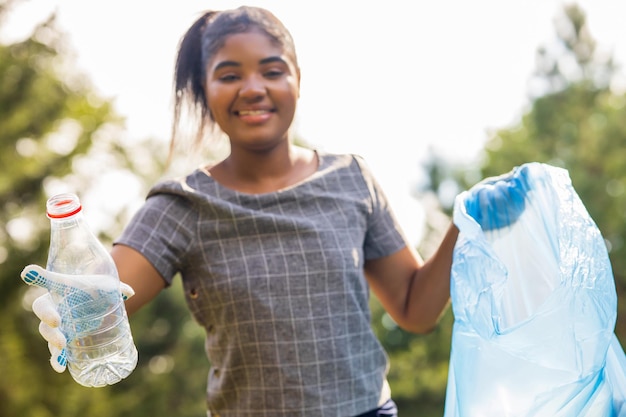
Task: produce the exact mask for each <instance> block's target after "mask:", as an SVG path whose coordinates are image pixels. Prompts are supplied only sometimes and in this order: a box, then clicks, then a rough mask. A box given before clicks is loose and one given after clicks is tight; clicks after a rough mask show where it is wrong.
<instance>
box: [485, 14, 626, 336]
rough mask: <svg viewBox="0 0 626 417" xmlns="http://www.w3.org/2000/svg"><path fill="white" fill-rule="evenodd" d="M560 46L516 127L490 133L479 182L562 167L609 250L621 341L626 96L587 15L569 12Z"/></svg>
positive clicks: (559, 26) (625, 288) (543, 55)
mask: <svg viewBox="0 0 626 417" xmlns="http://www.w3.org/2000/svg"><path fill="white" fill-rule="evenodd" d="M556 30H557V38H558V42H557V43H556V45H554V46H553V47H552V48H541V49H540V50H539V53H538V60H537V71H536V73H535V75H534V77H533V79H532V80H531V84H530V86H531V88H530V94H531V98H532V99H533V101H532V104H531V106H530V108H529V110H528V111H527V112H526V114H524V116H523V117H522V119H521V121H520V122H519V124H517V125H516V126H512V127H510V128H506V129H501V130H498V131H496V132H494V133H493V134H491V135H490V137H489V139H488V141H487V143H486V148H485V153H484V162H483V164H482V166H481V177H486V176H492V175H498V174H501V173H503V172H507V171H509V170H510V169H512V168H513V167H514V166H517V165H521V164H522V163H524V162H529V161H539V162H546V163H549V164H552V165H555V166H560V167H563V168H566V169H567V170H568V171H569V173H570V177H571V178H572V183H573V185H574V188H575V189H576V191H577V193H578V194H579V196H580V198H581V199H582V201H583V202H584V204H585V206H586V207H587V210H588V211H589V213H590V215H591V217H592V218H593V219H594V220H595V221H596V223H597V224H598V227H599V229H600V230H601V232H602V234H603V236H604V238H605V240H606V243H607V247H608V250H609V255H610V258H611V263H612V266H613V273H614V275H615V280H616V283H617V288H618V295H619V297H620V303H619V305H620V309H619V313H618V325H617V329H616V332H617V334H618V336H619V337H620V339H621V340H622V342H624V341H626V299H625V298H624V297H625V295H626V274H625V273H624V271H626V246H625V245H624V237H625V236H626V164H624V161H625V160H626V94H624V90H623V88H624V86H621V87H620V86H618V83H617V80H618V79H619V78H618V76H619V74H618V72H617V68H616V65H615V64H614V62H613V58H612V55H611V54H608V53H605V52H602V51H601V50H600V49H599V48H598V47H597V45H596V43H595V41H594V40H593V39H592V37H591V35H590V34H589V30H588V26H587V23H586V18H585V14H584V12H583V11H582V10H581V9H580V8H579V7H577V6H576V5H569V6H566V7H565V8H564V10H563V13H562V14H561V15H560V16H559V18H558V19H557V20H556Z"/></svg>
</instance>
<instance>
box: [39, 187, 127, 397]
mask: <svg viewBox="0 0 626 417" xmlns="http://www.w3.org/2000/svg"><path fill="white" fill-rule="evenodd" d="M46 209H47V216H48V218H49V219H50V223H51V234H50V248H49V252H48V262H47V266H46V270H43V269H42V270H39V271H35V270H33V271H31V272H30V274H29V278H28V281H27V282H28V283H29V284H32V285H38V286H41V287H45V288H46V289H48V291H49V292H50V294H51V296H52V299H53V301H54V302H55V304H56V306H57V309H58V311H59V313H60V315H61V325H60V329H61V331H62V332H63V334H64V335H65V336H66V339H67V346H66V348H65V349H66V354H67V368H68V369H69V372H70V374H71V375H72V377H73V378H74V380H75V381H76V382H78V383H79V384H81V385H84V386H86V387H102V386H105V385H112V384H115V383H117V382H119V381H120V380H122V379H124V378H126V377H127V376H128V375H130V374H131V372H132V371H133V370H134V369H135V366H136V364H137V349H136V347H135V344H134V342H133V338H132V334H131V331H130V325H129V323H128V317H127V314H126V308H125V306H124V300H123V298H122V294H121V292H120V280H119V277H118V274H117V268H116V266H115V263H114V262H113V259H112V258H111V256H110V254H109V253H108V251H107V250H106V249H105V248H104V246H103V245H102V244H101V243H100V242H99V240H98V239H97V238H96V236H95V235H94V234H93V233H92V232H91V230H90V228H89V226H88V224H87V222H86V221H85V220H84V218H83V215H82V207H81V204H80V201H79V199H78V197H77V196H76V195H74V194H59V195H56V196H54V197H51V198H50V199H49V200H48V202H47V205H46ZM29 281H30V282H29Z"/></svg>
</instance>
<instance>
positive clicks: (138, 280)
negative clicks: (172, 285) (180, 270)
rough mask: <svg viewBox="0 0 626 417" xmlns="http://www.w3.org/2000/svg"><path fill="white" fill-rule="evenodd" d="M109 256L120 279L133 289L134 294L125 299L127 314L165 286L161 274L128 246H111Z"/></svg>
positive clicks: (135, 309) (150, 298) (154, 295)
mask: <svg viewBox="0 0 626 417" xmlns="http://www.w3.org/2000/svg"><path fill="white" fill-rule="evenodd" d="M111 256H112V257H113V260H114V261H115V265H116V266H117V272H118V274H119V277H120V281H122V282H123V283H126V284H128V285H130V286H131V287H132V288H133V290H134V291H135V295H134V296H132V297H131V298H129V299H128V300H126V311H127V313H128V315H131V314H133V313H134V312H136V311H137V310H139V309H140V308H141V307H142V306H143V305H144V304H146V303H148V302H149V301H150V300H152V299H153V298H154V297H156V296H157V294H158V293H159V292H161V290H162V289H163V288H165V281H164V280H163V278H162V277H161V274H159V272H158V271H157V270H156V268H155V267H154V266H153V265H152V264H151V263H150V262H149V261H148V260H147V259H146V258H145V257H144V256H143V255H142V254H141V253H140V252H138V251H136V250H135V249H133V248H131V247H130V246H126V245H121V244H118V245H115V246H113V248H112V249H111Z"/></svg>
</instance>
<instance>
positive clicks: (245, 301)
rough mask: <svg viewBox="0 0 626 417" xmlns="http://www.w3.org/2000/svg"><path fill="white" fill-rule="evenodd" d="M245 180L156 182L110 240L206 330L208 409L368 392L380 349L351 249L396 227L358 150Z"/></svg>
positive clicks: (391, 242)
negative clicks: (302, 175)
mask: <svg viewBox="0 0 626 417" xmlns="http://www.w3.org/2000/svg"><path fill="white" fill-rule="evenodd" d="M318 156H319V161H320V163H319V168H318V170H317V172H316V173H315V174H313V175H312V176H310V177H309V178H307V179H306V180H304V181H303V182H300V183H298V184H296V185H294V186H291V187H289V188H286V189H283V190H280V191H277V192H272V193H266V194H246V193H241V192H237V191H234V190H231V189H228V188H225V187H223V186H221V185H220V184H218V183H217V182H216V181H215V180H214V179H213V178H211V176H210V174H209V173H208V172H206V171H205V170H201V169H200V170H196V171H195V172H193V173H192V174H191V175H189V176H187V177H186V178H184V179H181V180H179V181H168V182H163V183H160V184H158V185H156V186H155V187H154V188H153V189H152V190H151V191H150V193H149V196H148V198H147V201H146V203H145V205H144V206H143V207H142V208H141V209H140V210H139V212H138V213H137V214H136V215H135V217H134V219H133V220H132V221H131V223H130V224H129V226H128V227H127V228H126V230H125V231H124V233H123V235H122V236H121V238H120V239H119V240H118V241H117V242H116V243H120V244H124V245H128V246H131V247H133V248H135V249H136V250H138V251H139V252H141V253H142V254H143V255H144V256H145V257H146V258H147V259H148V260H149V261H150V262H151V263H152V264H153V265H154V266H155V267H156V269H157V270H158V271H159V272H160V273H161V275H162V276H163V278H164V279H165V280H166V281H167V282H168V283H170V282H171V280H172V279H173V277H174V275H175V274H176V273H178V272H179V273H180V274H181V276H182V280H183V285H184V288H185V297H186V300H187V303H188V304H189V307H190V309H191V312H192V314H193V316H194V317H195V319H196V320H197V321H198V322H199V323H200V324H201V325H202V326H203V327H204V328H205V330H206V335H207V336H206V352H207V356H208V358H209V361H210V363H211V369H210V374H209V380H208V388H207V401H208V407H209V415H210V416H211V415H212V416H218V415H219V416H223V417H224V416H238V417H244V416H261V415H271V416H285V417H286V416H289V417H296V416H306V417H315V416H320V417H321V416H324V417H328V416H336V417H346V416H354V415H357V414H360V413H363V412H365V411H368V410H371V409H374V408H376V407H377V406H378V402H379V399H380V396H381V391H382V387H383V383H385V378H386V372H387V367H388V364H387V356H386V354H385V352H384V351H383V349H382V347H381V345H380V344H379V342H378V340H377V339H376V337H375V335H374V333H373V332H372V328H371V325H370V311H369V305H368V299H369V288H368V285H367V282H366V280H365V277H364V273H363V262H364V260H366V259H374V258H379V257H383V256H386V255H390V254H392V253H394V252H396V251H398V250H400V249H401V248H403V247H404V246H406V241H405V239H404V237H403V235H402V233H401V232H400V230H399V226H398V223H397V221H396V220H395V218H394V216H393V214H392V212H391V210H390V208H389V207H388V205H387V200H386V198H385V197H384V195H383V193H382V191H381V189H380V188H379V186H378V184H377V183H376V181H375V180H374V178H373V177H372V176H371V174H370V172H369V171H368V170H367V168H366V167H365V165H364V164H363V161H362V160H361V159H360V158H359V157H356V156H352V155H331V154H326V153H320V152H318Z"/></svg>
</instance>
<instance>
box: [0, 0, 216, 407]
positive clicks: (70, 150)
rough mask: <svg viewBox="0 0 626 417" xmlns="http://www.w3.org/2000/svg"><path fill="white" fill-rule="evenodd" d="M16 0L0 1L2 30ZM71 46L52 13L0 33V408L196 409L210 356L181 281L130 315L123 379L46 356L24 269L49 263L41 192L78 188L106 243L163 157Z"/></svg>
mask: <svg viewBox="0 0 626 417" xmlns="http://www.w3.org/2000/svg"><path fill="white" fill-rule="evenodd" d="M17 3H19V2H16V1H13V0H0V29H2V22H3V21H5V19H7V16H8V13H9V12H10V9H11V7H14V6H16V5H17ZM70 52H71V48H70V47H69V46H68V45H67V44H66V43H65V38H64V35H63V34H62V33H60V32H59V31H58V29H56V27H55V23H54V16H52V17H50V19H49V20H48V21H46V22H43V23H41V24H39V25H38V26H37V27H35V28H34V30H33V32H32V34H31V36H29V37H28V38H27V39H24V40H21V41H17V42H13V43H9V44H2V43H0V149H1V151H0V166H2V170H0V206H1V210H0V265H1V267H0V309H1V313H2V314H0V329H2V337H0V357H2V361H0V373H1V374H2V376H3V378H2V379H1V380H0V416H7V417H9V416H29V417H48V416H61V415H62V416H65V417H73V416H85V415H88V416H90V417H99V416H107V417H114V416H125V415H133V416H138V417H141V416H152V415H176V416H180V417H191V416H200V415H203V414H204V413H205V405H204V390H205V383H206V375H207V369H208V367H205V365H206V364H205V362H206V359H205V356H204V353H203V342H202V335H201V334H200V333H201V332H200V330H199V327H198V326H196V325H195V324H194V323H193V321H192V320H191V318H190V316H189V314H188V312H187V309H186V307H185V305H184V300H183V298H182V295H181V289H180V284H176V285H174V286H173V287H174V288H173V289H172V290H171V291H165V292H163V294H161V295H160V296H159V297H157V299H156V300H155V302H154V303H152V304H151V305H150V306H149V307H147V308H146V309H144V310H143V311H142V312H140V313H138V314H137V315H136V316H133V317H132V318H131V327H132V328H133V334H134V336H135V339H136V343H137V346H138V349H139V352H140V359H139V365H138V367H137V369H136V371H135V372H134V373H133V374H132V375H131V376H130V377H129V378H127V379H126V380H125V381H122V382H121V383H119V384H117V385H115V386H112V387H106V388H98V389H88V388H84V387H81V386H79V385H78V384H76V383H75V382H74V381H73V380H72V379H71V377H70V376H69V374H68V373H67V372H66V373H65V374H62V375H58V374H56V373H55V372H54V371H52V370H51V368H50V367H49V365H48V358H49V353H48V350H47V347H46V345H45V342H44V341H43V339H42V338H41V336H40V335H39V334H38V331H37V328H38V324H39V323H38V320H37V319H36V317H35V316H34V314H32V312H31V311H29V310H30V305H31V303H32V301H33V299H34V298H35V297H36V296H37V295H39V294H40V292H38V291H37V290H36V289H29V288H28V287H27V286H26V285H25V284H24V283H23V282H22V281H21V280H20V279H19V274H20V272H21V270H22V268H23V267H24V266H25V265H27V264H29V263H38V264H45V262H46V257H47V249H48V241H49V221H48V220H47V219H46V217H45V214H44V213H45V202H46V200H47V198H48V197H49V196H50V195H52V194H56V193H58V192H65V191H70V192H76V193H77V194H79V195H80V197H81V200H82V202H83V205H84V207H85V214H86V216H87V218H88V221H90V224H92V226H93V227H94V229H95V230H96V231H97V232H98V233H99V234H100V237H101V240H102V241H103V242H105V243H110V242H111V240H112V239H113V238H114V237H115V236H116V235H117V234H119V232H120V230H121V227H122V225H123V224H124V223H125V222H126V221H127V220H128V217H129V216H130V214H131V213H132V208H133V207H134V206H136V203H137V202H138V200H139V199H141V198H142V197H143V195H145V192H146V190H147V187H148V185H149V184H151V183H152V182H153V181H154V180H155V179H156V178H157V177H159V176H160V175H161V174H162V172H163V168H164V161H165V159H166V154H165V153H166V151H164V150H163V148H164V147H163V146H160V145H159V142H157V141H154V140H148V139H144V140H137V139H129V138H127V137H126V135H125V131H124V128H123V119H122V118H120V117H119V116H118V115H117V114H116V113H115V111H114V109H113V107H112V104H111V102H110V101H107V100H105V99H103V98H102V97H100V96H99V95H98V94H97V93H96V92H95V90H94V88H93V87H92V86H91V85H90V84H89V81H88V80H87V79H86V78H85V77H84V76H83V75H82V74H78V73H76V72H75V71H74V68H73V66H72V62H71V60H70V59H69V58H70ZM159 152H161V154H160V155H159ZM122 181H123V182H122ZM120 184H123V187H120ZM103 189H104V190H107V189H108V190H111V189H112V190H114V191H113V192H114V194H108V195H107V194H106V193H103V192H102V190H103ZM102 194H104V195H102ZM112 195H114V196H115V198H112ZM119 200H124V201H121V202H120V201H119Z"/></svg>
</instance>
